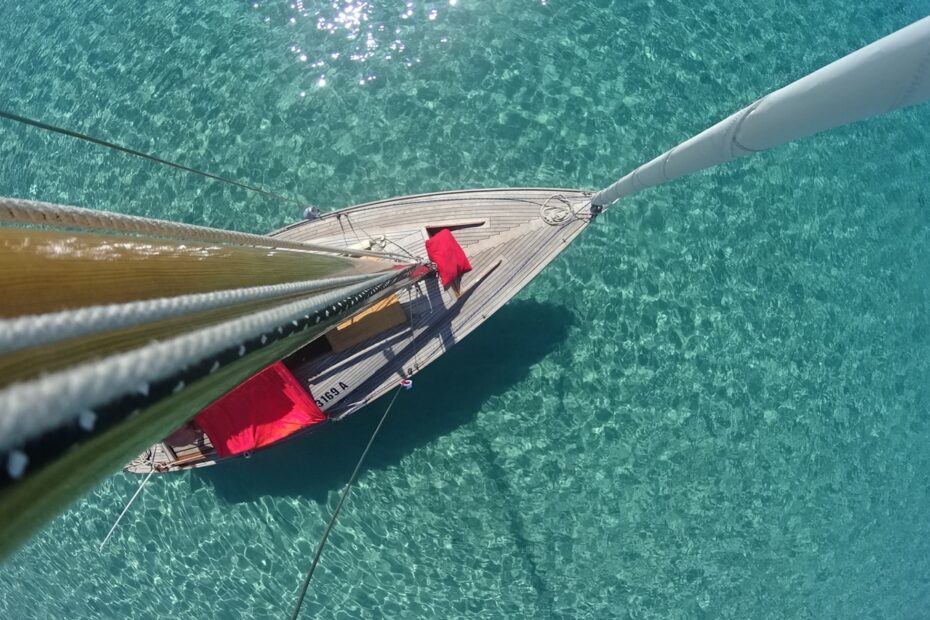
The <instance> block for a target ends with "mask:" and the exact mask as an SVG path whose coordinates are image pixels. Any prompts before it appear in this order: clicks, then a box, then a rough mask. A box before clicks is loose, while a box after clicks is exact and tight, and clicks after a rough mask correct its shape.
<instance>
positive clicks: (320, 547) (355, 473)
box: [291, 380, 412, 620]
mask: <svg viewBox="0 0 930 620" xmlns="http://www.w3.org/2000/svg"><path fill="white" fill-rule="evenodd" d="M411 385H412V382H409V380H407V381H402V382H401V385H400V387H398V388H397V389H396V390H395V391H394V398H392V399H391V402H390V403H389V404H388V406H387V409H385V410H384V413H383V414H382V415H381V420H380V421H379V422H378V426H376V427H375V430H374V432H373V433H372V434H371V439H369V440H368V445H367V446H365V451H364V452H362V456H361V457H359V459H358V463H357V464H356V465H355V471H353V472H352V476H351V477H350V478H349V482H348V484H346V488H345V489H343V491H342V496H341V497H340V498H339V503H338V504H336V509H335V510H334V511H333V515H332V516H331V517H330V518H329V523H327V524H326V529H325V530H323V537H322V538H321V539H320V544H319V545H317V548H316V553H315V554H314V556H313V562H312V563H311V564H310V569H309V570H308V571H307V576H306V577H304V581H303V584H301V586H300V594H299V595H298V597H297V604H296V605H295V606H294V611H293V613H291V620H297V616H299V615H300V608H301V606H302V605H303V603H304V597H305V596H306V595H307V588H308V587H310V579H311V578H312V577H313V571H314V570H316V566H317V564H319V562H320V556H321V555H323V547H324V546H325V545H326V539H327V538H329V533H330V532H331V531H332V529H333V525H335V524H336V517H338V516H339V511H340V510H342V505H343V504H344V503H345V501H346V497H348V496H349V491H350V490H351V489H352V485H353V484H355V479H356V478H357V477H358V472H359V470H360V469H361V468H362V463H364V462H365V457H366V456H368V451H369V450H370V449H371V445H372V444H373V443H374V442H375V437H377V436H378V431H380V430H381V425H382V424H384V420H385V418H387V416H388V413H390V412H391V407H393V406H394V401H396V400H397V397H398V396H399V395H400V391H401V390H403V389H405V388H409V387H410V386H411Z"/></svg>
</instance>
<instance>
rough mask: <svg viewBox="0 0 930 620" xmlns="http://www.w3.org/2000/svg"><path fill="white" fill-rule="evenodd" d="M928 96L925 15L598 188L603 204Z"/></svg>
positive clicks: (597, 200) (929, 38)
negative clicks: (605, 186)
mask: <svg viewBox="0 0 930 620" xmlns="http://www.w3.org/2000/svg"><path fill="white" fill-rule="evenodd" d="M927 99H930V17H925V18H924V19H921V20H920V21H917V22H915V23H913V24H911V25H910V26H907V27H905V28H902V29H901V30H898V31H897V32H895V33H893V34H890V35H888V36H887V37H885V38H883V39H879V40H878V41H876V42H875V43H872V44H871V45H868V46H866V47H864V48H862V49H860V50H857V51H855V52H853V53H852V54H849V55H848V56H845V57H843V58H841V59H840V60H837V61H836V62H833V63H831V64H829V65H827V66H826V67H823V68H822V69H819V70H818V71H815V72H814V73H811V74H810V75H808V76H806V77H803V78H801V79H800V80H798V81H796V82H794V83H792V84H789V85H788V86H785V87H784V88H782V89H780V90H776V91H775V92H773V93H770V94H768V95H766V96H765V97H762V98H761V99H759V100H758V101H756V102H755V103H753V104H751V105H749V106H747V107H745V108H743V109H742V110H740V111H739V112H737V113H735V114H733V115H731V116H729V117H728V118H726V119H724V120H722V121H720V122H719V123H717V124H716V125H714V126H713V127H710V128H709V129H706V130H704V131H703V132H701V133H700V134H698V135H696V136H694V137H693V138H691V139H690V140H688V141H686V142H683V143H681V144H679V145H678V146H676V147H674V148H673V149H671V150H669V151H667V152H665V153H663V154H662V155H660V156H659V157H656V158H655V159H653V160H652V161H650V162H649V163H647V164H644V165H642V166H640V167H639V168H637V169H636V170H634V171H633V172H631V173H630V174H628V175H626V176H625V177H623V178H622V179H620V180H619V181H617V182H616V183H614V184H613V185H611V186H610V187H608V188H607V189H605V190H603V191H601V192H599V193H597V194H596V195H595V196H594V198H593V199H592V202H593V204H595V205H600V206H606V205H609V204H611V203H613V202H615V201H616V200H618V199H620V198H622V197H623V196H627V195H629V194H632V193H635V192H638V191H640V190H642V189H645V188H647V187H652V186H653V185H658V184H660V183H664V182H666V181H671V180H672V179H676V178H678V177H681V176H684V175H686V174H689V173H691V172H695V171H697V170H701V169H703V168H708V167H710V166H714V165H716V164H720V163H723V162H726V161H730V160H731V159H736V158H737V157H743V156H745V155H750V154H752V153H756V152H758V151H764V150H766V149H770V148H772V147H773V146H778V145H779V144H783V143H785V142H789V141H791V140H795V139H797V138H803V137H804V136H809V135H811V134H815V133H818V132H821V131H825V130H827V129H832V128H834V127H839V126H840V125H846V124H848V123H853V122H855V121H859V120H862V119H865V118H869V117H870V116H874V115H876V114H881V113H883V112H890V111H892V110H897V109H898V108H906V107H908V106H911V105H914V104H917V103H921V102H923V101H926V100H927Z"/></svg>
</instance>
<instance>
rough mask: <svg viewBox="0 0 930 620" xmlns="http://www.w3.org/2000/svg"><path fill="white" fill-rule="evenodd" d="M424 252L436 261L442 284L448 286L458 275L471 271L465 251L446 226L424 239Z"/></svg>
mask: <svg viewBox="0 0 930 620" xmlns="http://www.w3.org/2000/svg"><path fill="white" fill-rule="evenodd" d="M426 254H427V256H429V259H430V260H431V261H433V262H434V263H436V269H437V270H438V271H439V277H440V279H441V280H442V285H443V286H449V284H450V283H451V282H452V281H453V280H455V279H456V278H458V277H459V276H460V275H462V274H463V273H465V272H467V271H471V263H469V262H468V257H467V256H465V251H464V250H462V246H460V245H459V242H458V241H456V240H455V237H453V236H452V233H451V232H449V229H448V228H443V229H442V230H440V231H439V232H438V233H436V234H435V235H433V236H432V237H430V238H429V239H427V240H426Z"/></svg>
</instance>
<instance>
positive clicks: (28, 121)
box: [0, 110, 303, 205]
mask: <svg viewBox="0 0 930 620" xmlns="http://www.w3.org/2000/svg"><path fill="white" fill-rule="evenodd" d="M0 118H5V119H8V120H11V121H15V122H17V123H23V124H24V125H31V126H32V127H37V128H39V129H44V130H45V131H50V132H52V133H60V134H62V135H64V136H68V137H71V138H77V139H78V140H84V141H85V142H90V143H92V144H96V145H98V146H103V147H106V148H108V149H113V150H114V151H119V152H121V153H128V154H129V155H134V156H136V157H141V158H142V159H147V160H149V161H154V162H155V163H158V164H162V165H165V166H170V167H171V168H177V169H178V170H183V171H185V172H191V173H193V174H199V175H200V176H202V177H206V178H208V179H213V180H214V181H219V182H221V183H226V184H228V185H234V186H236V187H240V188H242V189H245V190H248V191H250V192H255V193H258V194H261V195H262V196H266V197H268V198H274V199H275V200H281V201H284V202H290V203H292V204H295V205H303V203H301V202H300V201H298V200H295V199H293V198H288V197H287V196H282V195H281V194H276V193H274V192H269V191H266V190H263V189H262V188H260V187H255V186H253V185H248V184H246V183H242V182H240V181H236V180H235V179H228V178H226V177H221V176H219V175H216V174H211V173H209V172H203V171H202V170H197V169H196V168H190V167H188V166H184V165H182V164H178V163H175V162H173V161H168V160H167V159H162V158H160V157H155V156H154V155H149V154H147V153H143V152H142V151H137V150H135V149H131V148H127V147H125V146H120V145H119V144H114V143H113V142H107V141H106V140H100V139H99V138H94V137H92V136H88V135H86V134H83V133H80V132H77V131H72V130H70V129H63V128H61V127H56V126H54V125H49V124H48V123H43V122H41V121H37V120H33V119H31V118H26V117H25V116H19V115H18V114H12V113H10V112H4V111H2V110H0Z"/></svg>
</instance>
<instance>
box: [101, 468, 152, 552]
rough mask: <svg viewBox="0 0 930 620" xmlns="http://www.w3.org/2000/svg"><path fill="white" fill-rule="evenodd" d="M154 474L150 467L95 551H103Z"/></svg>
mask: <svg viewBox="0 0 930 620" xmlns="http://www.w3.org/2000/svg"><path fill="white" fill-rule="evenodd" d="M154 473H155V468H154V467H152V471H150V472H149V473H148V475H146V476H145V479H144V480H143V481H142V483H141V484H140V485H139V488H138V489H136V492H135V493H133V494H132V497H130V498H129V501H128V502H127V503H126V506H125V507H124V508H123V512H121V513H119V516H118V517H116V521H115V522H114V523H113V527H111V528H110V531H109V532H107V537H106V538H104V539H103V542H101V543H100V546H99V547H97V551H103V546H104V545H105V544H107V541H108V540H110V536H112V535H113V532H115V531H116V526H117V525H119V522H120V521H122V520H123V515H125V514H126V513H127V512H128V511H129V507H130V506H132V503H133V502H134V501H136V498H137V497H139V493H141V492H142V488H143V487H145V483H146V482H148V481H149V478H151V477H152V474H154Z"/></svg>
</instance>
